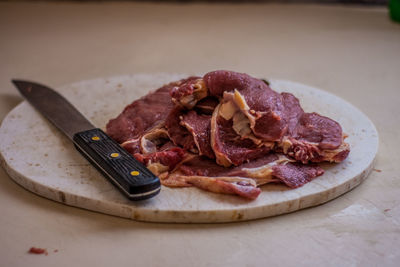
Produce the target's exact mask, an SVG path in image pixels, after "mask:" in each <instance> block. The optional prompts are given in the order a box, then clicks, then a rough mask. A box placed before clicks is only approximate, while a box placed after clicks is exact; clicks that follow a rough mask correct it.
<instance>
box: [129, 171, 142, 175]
mask: <svg viewBox="0 0 400 267" xmlns="http://www.w3.org/2000/svg"><path fill="white" fill-rule="evenodd" d="M139 174H140V173H139V172H138V171H131V175H132V176H138V175H139Z"/></svg>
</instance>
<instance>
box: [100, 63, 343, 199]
mask: <svg viewBox="0 0 400 267" xmlns="http://www.w3.org/2000/svg"><path fill="white" fill-rule="evenodd" d="M107 132H108V134H109V135H110V136H111V137H112V138H114V139H115V140H116V141H117V142H119V143H120V144H121V145H122V146H123V147H124V148H125V149H127V150H128V151H129V152H130V153H132V155H134V156H135V158H136V159H138V160H139V161H141V162H142V163H143V164H145V165H146V166H147V167H148V168H149V169H150V170H151V171H152V172H153V173H155V174H156V175H158V176H159V177H160V179H161V182H162V184H163V185H165V186H170V187H188V186H195V187H197V188H200V189H203V190H206V191H210V192H214V193H224V194H234V195H239V196H241V197H244V198H247V199H255V198H257V196H258V195H259V194H260V192H261V190H260V188H259V186H261V185H263V184H266V183H271V182H272V183H282V184H285V185H286V186H288V187H290V188H297V187H300V186H302V185H304V184H305V183H307V182H309V181H311V180H312V179H314V178H315V177H317V176H320V175H322V174H323V173H324V170H323V169H322V168H321V167H319V166H318V165H316V163H318V162H324V161H327V162H341V161H343V160H344V159H345V158H346V157H347V156H348V154H349V152H350V147H349V145H348V144H347V143H345V142H344V138H345V135H344V134H343V133H342V128H341V126H340V125H339V123H337V122H336V121H334V120H332V119H330V118H327V117H325V116H322V115H319V114H318V113H315V112H313V113H306V112H304V110H303V109H302V107H301V106H300V102H299V100H298V99H297V98H296V97H295V96H294V95H292V94H290V93H278V92H275V91H274V90H272V89H271V88H270V87H269V85H268V84H267V83H265V82H264V81H263V80H259V79H256V78H253V77H251V76H249V75H247V74H243V73H237V72H232V71H224V70H221V71H213V72H209V73H207V74H206V75H204V76H203V77H197V76H192V77H189V78H187V79H183V80H180V81H177V82H172V83H170V84H167V85H165V86H163V87H161V88H160V89H158V90H156V91H155V92H153V93H150V94H148V95H147V96H145V97H142V98H141V99H139V100H136V101H134V102H133V103H132V104H130V105H129V106H127V107H126V108H125V109H124V111H123V112H122V113H121V114H120V115H119V116H118V117H117V118H116V119H113V120H110V122H109V123H108V124H107Z"/></svg>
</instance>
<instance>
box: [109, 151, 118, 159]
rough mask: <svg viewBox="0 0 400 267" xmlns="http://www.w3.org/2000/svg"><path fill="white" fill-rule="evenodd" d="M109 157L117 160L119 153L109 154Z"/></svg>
mask: <svg viewBox="0 0 400 267" xmlns="http://www.w3.org/2000/svg"><path fill="white" fill-rule="evenodd" d="M110 156H111V157H112V158H118V157H119V153H116V152H114V153H111V154H110Z"/></svg>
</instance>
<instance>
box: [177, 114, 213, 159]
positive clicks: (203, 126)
mask: <svg viewBox="0 0 400 267" xmlns="http://www.w3.org/2000/svg"><path fill="white" fill-rule="evenodd" d="M181 125H183V126H184V127H185V128H186V129H187V130H188V131H189V132H190V133H191V134H192V136H193V140H194V142H195V144H196V146H197V149H198V151H199V155H200V156H202V155H204V156H206V157H208V158H211V159H213V158H215V155H214V151H213V149H212V147H211V142H210V129H211V116H210V115H199V114H197V113H196V112H195V111H193V110H191V111H189V112H188V113H187V114H186V115H184V116H183V117H182V120H181Z"/></svg>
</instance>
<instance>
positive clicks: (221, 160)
mask: <svg viewBox="0 0 400 267" xmlns="http://www.w3.org/2000/svg"><path fill="white" fill-rule="evenodd" d="M220 107H221V106H218V107H217V108H216V109H215V111H214V114H213V116H212V119H211V146H212V149H213V150H214V153H215V157H216V162H217V163H218V164H219V165H222V166H225V167H229V166H230V165H232V164H234V165H236V166H237V165H240V164H242V163H243V162H246V161H249V160H252V159H256V158H258V157H260V156H262V155H264V154H266V153H268V152H269V151H270V148H269V147H267V146H258V145H256V144H255V143H254V142H253V141H252V140H251V139H249V138H243V137H241V136H240V135H238V134H237V133H236V132H235V130H234V128H233V118H231V119H229V120H226V119H225V118H224V117H223V116H222V115H221V112H220Z"/></svg>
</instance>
